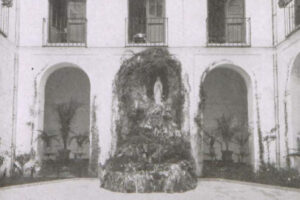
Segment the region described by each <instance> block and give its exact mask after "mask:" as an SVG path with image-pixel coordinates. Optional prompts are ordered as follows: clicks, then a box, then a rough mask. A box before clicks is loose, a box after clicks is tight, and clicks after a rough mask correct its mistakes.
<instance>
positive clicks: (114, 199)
mask: <svg viewBox="0 0 300 200" xmlns="http://www.w3.org/2000/svg"><path fill="white" fill-rule="evenodd" d="M0 199H1V200H65V199H66V200H67V199H71V200H85V199H87V200H94V199H95V200H96V199H97V200H99V199H104V200H123V199H124V200H132V199H134V200H142V199H143V200H146V199H149V200H150V199H152V200H159V199H163V200H193V199H197V200H200V199H204V200H210V199H214V200H215V199H222V200H227V199H237V200H244V199H245V200H246V199H249V200H250V199H251V200H253V199H254V200H268V199H270V200H271V199H272V200H277V199H278V200H280V199H282V200H294V199H295V200H300V190H297V189H287V188H281V187H272V186H264V185H259V184H250V183H240V182H235V181H225V180H212V179H210V180H200V181H199V184H198V187H197V188H196V189H195V190H193V191H189V192H186V193H181V194H120V193H114V192H110V191H107V190H104V189H101V188H99V181H98V180H97V179H69V180H60V181H52V182H47V183H35V184H28V185H21V186H12V187H6V188H0Z"/></svg>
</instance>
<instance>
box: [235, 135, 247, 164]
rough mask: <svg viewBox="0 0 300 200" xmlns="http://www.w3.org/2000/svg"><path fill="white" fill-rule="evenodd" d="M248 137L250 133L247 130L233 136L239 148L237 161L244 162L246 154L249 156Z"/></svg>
mask: <svg viewBox="0 0 300 200" xmlns="http://www.w3.org/2000/svg"><path fill="white" fill-rule="evenodd" d="M249 137H250V133H249V132H248V131H247V132H242V133H240V134H237V135H236V136H235V137H234V141H235V143H236V144H237V145H238V148H239V152H238V153H237V156H238V162H239V163H244V160H245V158H246V157H247V156H249V152H248V148H247V147H248V145H247V144H248V141H249Z"/></svg>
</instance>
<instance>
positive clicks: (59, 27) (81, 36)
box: [43, 18, 87, 47]
mask: <svg viewBox="0 0 300 200" xmlns="http://www.w3.org/2000/svg"><path fill="white" fill-rule="evenodd" d="M86 30H87V19H86V18H68V19H58V20H47V19H45V18H44V19H43V46H48V47H49V46H50V47H86V46H87V43H86V41H87V38H86V36H87V33H86Z"/></svg>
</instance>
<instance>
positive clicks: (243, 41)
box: [206, 18, 251, 47]
mask: <svg viewBox="0 0 300 200" xmlns="http://www.w3.org/2000/svg"><path fill="white" fill-rule="evenodd" d="M206 24H207V46H211V47H243V46H245V47H247V46H251V19H250V18H225V19H224V21H221V22H220V21H219V22H217V23H215V22H212V21H210V20H209V18H208V19H207V20H206Z"/></svg>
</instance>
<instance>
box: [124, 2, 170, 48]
mask: <svg viewBox="0 0 300 200" xmlns="http://www.w3.org/2000/svg"><path fill="white" fill-rule="evenodd" d="M165 28H166V19H165V1H164V0H129V19H128V40H129V43H144V44H145V43H146V44H164V43H165Z"/></svg>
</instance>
